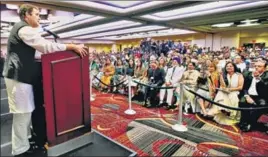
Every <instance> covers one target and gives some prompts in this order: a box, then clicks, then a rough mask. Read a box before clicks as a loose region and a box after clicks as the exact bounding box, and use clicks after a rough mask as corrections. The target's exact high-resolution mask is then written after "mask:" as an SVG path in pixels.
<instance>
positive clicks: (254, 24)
mask: <svg viewBox="0 0 268 157" xmlns="http://www.w3.org/2000/svg"><path fill="white" fill-rule="evenodd" d="M257 25H260V23H245V24H242V25H237V27H249V26H257Z"/></svg>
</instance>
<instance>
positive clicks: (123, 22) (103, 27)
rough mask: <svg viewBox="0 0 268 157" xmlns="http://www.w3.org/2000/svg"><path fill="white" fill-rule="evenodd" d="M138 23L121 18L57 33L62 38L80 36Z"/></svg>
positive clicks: (137, 23)
mask: <svg viewBox="0 0 268 157" xmlns="http://www.w3.org/2000/svg"><path fill="white" fill-rule="evenodd" d="M138 25H141V23H139V22H132V21H127V20H121V21H116V22H111V23H106V24H102V25H97V26H93V27H87V28H83V29H79V30H75V31H70V32H64V33H61V34H59V36H60V37H62V38H66V37H74V36H79V35H80V36H81V35H83V34H90V33H96V32H101V31H108V30H113V29H120V28H126V27H131V26H138Z"/></svg>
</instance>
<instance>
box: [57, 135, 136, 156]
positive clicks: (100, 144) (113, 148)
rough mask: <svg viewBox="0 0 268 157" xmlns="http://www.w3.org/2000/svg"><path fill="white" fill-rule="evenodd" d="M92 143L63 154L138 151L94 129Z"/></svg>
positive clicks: (120, 153) (128, 152) (129, 153)
mask: <svg viewBox="0 0 268 157" xmlns="http://www.w3.org/2000/svg"><path fill="white" fill-rule="evenodd" d="M90 136H93V139H92V143H91V144H88V145H86V146H83V147H81V148H79V149H76V150H74V151H71V152H69V153H66V154H63V155H61V156H136V152H134V151H132V150H130V149H128V148H126V147H125V146H123V145H121V144H119V143H117V142H116V141H114V140H112V139H111V138H109V137H107V136H105V135H103V134H101V133H100V132H97V131H96V130H93V132H92V134H91V135H90Z"/></svg>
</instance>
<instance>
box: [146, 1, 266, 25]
mask: <svg viewBox="0 0 268 157" xmlns="http://www.w3.org/2000/svg"><path fill="white" fill-rule="evenodd" d="M220 2H222V1H220ZM229 2H230V3H231V1H229ZM236 2H237V3H238V2H240V3H241V4H236V5H233V6H225V7H218V8H214V9H208V8H204V9H203V10H200V11H198V12H191V13H187V12H186V11H185V12H182V13H183V14H178V15H177V12H175V11H174V13H176V15H174V16H169V17H160V16H155V14H152V15H150V14H148V15H143V16H141V17H142V18H145V19H151V20H155V21H168V20H174V19H182V18H188V17H195V16H202V15H209V14H215V13H222V12H228V11H233V10H238V9H247V8H252V7H259V6H264V5H267V4H268V1H243V2H242V1H236ZM213 3H214V2H213ZM189 10H192V8H190V9H189Z"/></svg>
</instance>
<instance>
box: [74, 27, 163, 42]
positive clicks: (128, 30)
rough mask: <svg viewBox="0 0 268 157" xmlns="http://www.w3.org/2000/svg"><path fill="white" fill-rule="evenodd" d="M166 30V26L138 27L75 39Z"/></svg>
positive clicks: (81, 37)
mask: <svg viewBox="0 0 268 157" xmlns="http://www.w3.org/2000/svg"><path fill="white" fill-rule="evenodd" d="M164 28H166V27H164V26H143V27H137V28H130V29H123V30H117V31H112V32H104V33H96V34H91V35H85V36H80V37H75V38H74V39H88V38H97V37H103V36H112V35H122V34H128V33H137V32H141V31H152V30H159V29H164Z"/></svg>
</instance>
